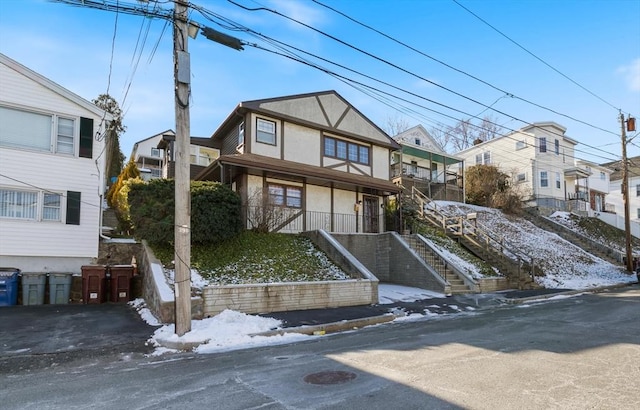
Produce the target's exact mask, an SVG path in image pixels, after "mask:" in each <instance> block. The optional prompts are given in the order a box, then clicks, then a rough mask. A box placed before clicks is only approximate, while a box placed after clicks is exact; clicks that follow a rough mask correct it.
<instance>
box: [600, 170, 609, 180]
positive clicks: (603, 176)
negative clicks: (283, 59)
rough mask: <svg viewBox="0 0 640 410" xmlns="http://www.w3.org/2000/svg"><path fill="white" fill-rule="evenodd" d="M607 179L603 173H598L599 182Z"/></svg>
mask: <svg viewBox="0 0 640 410" xmlns="http://www.w3.org/2000/svg"><path fill="white" fill-rule="evenodd" d="M606 179H607V174H605V173H604V172H602V171H600V180H602V181H605V180H606Z"/></svg>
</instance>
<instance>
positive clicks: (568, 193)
mask: <svg viewBox="0 0 640 410" xmlns="http://www.w3.org/2000/svg"><path fill="white" fill-rule="evenodd" d="M565 132H566V128H565V127H563V126H562V125H560V124H557V123H555V122H538V123H534V124H530V125H527V126H526V127H523V128H521V129H519V130H517V131H514V132H512V133H510V134H507V135H503V136H500V137H497V138H494V139H492V140H489V141H484V142H480V143H478V144H476V145H474V146H473V147H471V148H468V149H466V150H463V151H460V152H458V153H457V154H456V156H458V157H460V158H463V159H464V164H465V167H466V168H469V167H471V166H474V165H478V164H485V165H487V164H491V165H495V166H497V167H498V168H499V169H500V170H501V171H502V172H504V173H505V174H507V175H509V176H510V177H511V181H512V184H513V185H514V186H516V187H517V189H518V190H519V191H520V193H521V194H522V195H523V196H524V198H525V200H527V201H528V205H529V206H535V207H537V208H538V210H539V211H540V212H542V213H550V212H553V211H556V210H561V211H573V210H578V211H584V210H586V202H584V201H577V200H576V196H575V195H574V194H575V192H576V189H577V188H576V187H578V186H579V185H578V184H577V180H579V179H583V178H588V177H589V175H590V173H589V172H588V171H587V170H586V169H583V168H581V167H579V166H577V165H576V164H575V154H574V149H575V146H576V145H577V144H578V142H577V141H576V140H574V139H572V138H569V137H568V136H567V135H565Z"/></svg>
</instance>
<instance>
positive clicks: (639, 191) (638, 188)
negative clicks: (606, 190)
mask: <svg viewBox="0 0 640 410" xmlns="http://www.w3.org/2000/svg"><path fill="white" fill-rule="evenodd" d="M620 192H622V193H624V190H623V189H622V186H621V188H620ZM636 196H640V184H638V185H636Z"/></svg>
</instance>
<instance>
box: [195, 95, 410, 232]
mask: <svg viewBox="0 0 640 410" xmlns="http://www.w3.org/2000/svg"><path fill="white" fill-rule="evenodd" d="M211 139H212V140H213V141H214V142H216V143H218V144H219V146H220V150H221V152H220V154H221V155H220V157H219V158H218V159H217V160H216V161H214V162H213V163H212V164H211V165H210V166H209V167H207V168H206V169H205V170H204V171H203V172H201V173H200V174H199V175H198V176H197V177H196V179H198V180H212V181H219V182H222V183H225V184H228V185H230V186H231V187H232V189H233V190H234V191H236V192H238V193H240V195H241V197H242V198H243V201H244V203H245V211H246V215H247V228H251V227H252V226H251V224H252V223H253V221H254V217H255V215H253V214H252V212H255V209H254V206H255V205H258V206H260V203H256V201H253V202H252V199H255V198H256V194H260V193H262V195H263V197H262V198H261V200H262V201H264V202H263V203H265V204H269V205H277V206H278V207H279V210H281V211H283V215H284V217H283V219H282V220H281V221H280V223H278V224H277V226H274V229H272V230H273V231H279V232H302V231H308V230H314V229H325V230H326V231H329V232H371V233H375V232H382V231H383V230H384V218H383V214H384V209H383V205H384V202H385V200H386V198H387V197H388V196H390V195H395V194H397V193H398V192H399V188H398V187H397V186H396V185H394V184H393V183H392V182H391V181H390V172H389V169H390V167H389V163H390V159H391V152H392V151H395V150H397V149H398V148H399V145H398V144H397V143H396V142H395V141H394V140H393V139H392V138H391V137H389V136H388V135H387V134H386V133H385V132H384V131H382V130H381V129H380V128H379V127H377V126H376V125H375V124H374V123H373V122H371V121H370V120H369V119H367V118H366V117H365V116H364V115H362V114H361V113H360V112H359V111H358V110H357V109H356V108H355V107H353V106H352V105H351V104H349V103H348V102H347V101H346V100H345V99H344V98H342V97H341V96H340V95H339V94H338V93H336V92H335V91H324V92H316V93H309V94H300V95H292V96H285V97H279V98H271V99H264V100H254V101H245V102H241V103H240V104H239V105H238V106H237V107H236V108H235V109H233V110H232V111H231V114H229V116H228V117H227V119H226V120H225V121H224V122H223V123H222V125H220V127H219V128H218V129H217V130H216V131H215V132H214V133H213V135H212V136H211ZM265 197H266V198H265ZM252 209H253V211H252Z"/></svg>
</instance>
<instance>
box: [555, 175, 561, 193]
mask: <svg viewBox="0 0 640 410" xmlns="http://www.w3.org/2000/svg"><path fill="white" fill-rule="evenodd" d="M561 187H562V183H561V182H560V173H559V172H556V188H558V189H560V188H561Z"/></svg>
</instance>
